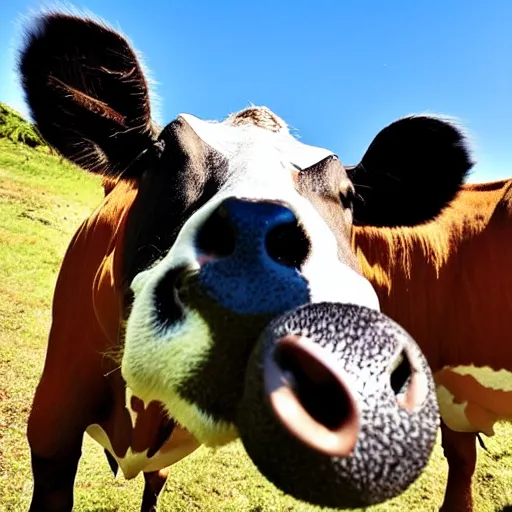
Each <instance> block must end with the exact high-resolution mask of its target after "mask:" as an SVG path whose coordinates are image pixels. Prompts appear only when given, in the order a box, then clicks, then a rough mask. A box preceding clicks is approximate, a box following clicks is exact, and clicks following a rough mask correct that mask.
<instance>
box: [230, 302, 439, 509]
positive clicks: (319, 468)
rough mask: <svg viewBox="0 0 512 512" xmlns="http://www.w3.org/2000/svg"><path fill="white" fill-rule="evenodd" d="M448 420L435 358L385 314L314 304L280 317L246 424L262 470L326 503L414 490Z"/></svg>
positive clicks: (254, 372) (356, 502)
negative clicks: (443, 419) (442, 413)
mask: <svg viewBox="0 0 512 512" xmlns="http://www.w3.org/2000/svg"><path fill="white" fill-rule="evenodd" d="M438 425H439V411H438V407H437V401H436V397H435V388H434V384H433V379H432V375H431V373H430V370H429V367H428V365H427V363H426V360H425V359H424V357H423V355H422V353H421V351H420V350H419V348H418V347H417V345H416V343H415V342H414V341H413V340H412V339H411V338H410V337H409V336H408V334H407V333H406V332H405V331H404V330H403V329H402V328H400V327H399V326H398V325H397V324H396V323H394V322H393V321H391V320H390V319H389V318H387V317H386V316H385V315H383V314H381V313H379V312H377V311H374V310H371V309H368V308H365V307H359V306H353V305H341V304H328V303H321V304H310V305H306V306H302V307H300V308H298V309H297V310H295V311H291V312H289V313H286V314H285V315H283V316H282V317H280V318H278V319H276V320H274V321H273V322H272V323H271V324H270V326H269V327H268V328H267V329H266V330H265V332H264V333H263V335H262V336H261V337H260V340H259V342H258V343H257V345H256V346H255V349H254V351H253V353H252V355H251V358H250V361H249V365H248V369H247V373H246V384H245V391H244V397H243V400H242V402H241V406H240V408H239V412H238V419H237V427H238V429H239V431H240V434H241V437H242V440H243V443H244V445H245V448H246V450H247V452H248V454H249V456H250V457H251V458H252V460H253V461H254V462H255V464H256V465H257V466H258V468H259V469H260V470H261V472H262V473H263V474H264V475H265V476H266V477H267V478H268V479H269V480H270V481H272V482H273V483H274V484H275V485H276V486H278V487H279V488H281V489H282V490H283V491H285V492H287V493H289V494H291V495H293V496H295V497H297V498H299V499H302V500H304V501H308V502H311V503H314V504H317V505H321V506H329V507H339V508H355V507H364V506H368V505H370V504H375V503H380V502H382V501H385V500H387V499H389V498H392V497H395V496H397V495H399V494H400V493H402V492H403V491H405V490H406V489H407V488H408V487H409V485H410V484H411V483H412V482H414V481H415V480H416V478H417V477H418V476H419V474H420V473H421V471H422V470H423V468H424V467H425V465H426V464H427V462H428V460H429V457H430V454H431V451H432V448H433V445H434V442H435V438H436V433H437V428H438Z"/></svg>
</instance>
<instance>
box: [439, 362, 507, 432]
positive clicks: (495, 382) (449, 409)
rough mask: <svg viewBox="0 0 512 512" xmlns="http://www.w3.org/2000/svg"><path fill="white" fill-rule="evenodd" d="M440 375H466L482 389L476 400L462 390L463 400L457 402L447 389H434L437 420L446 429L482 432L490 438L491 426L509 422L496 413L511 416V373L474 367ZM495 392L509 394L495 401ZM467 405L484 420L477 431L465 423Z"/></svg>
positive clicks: (440, 385)
mask: <svg viewBox="0 0 512 512" xmlns="http://www.w3.org/2000/svg"><path fill="white" fill-rule="evenodd" d="M441 371H442V372H446V371H449V372H451V373H453V374H456V375H460V376H464V375H469V376H471V377H473V378H474V379H475V380H476V381H477V382H478V383H479V384H480V385H481V386H482V387H483V388H485V391H483V392H482V391H481V392H480V394H479V395H478V396H472V395H471V393H470V391H469V390H468V389H465V390H464V393H463V399H461V397H456V396H454V394H453V392H452V391H451V390H450V389H448V387H449V386H448V387H447V385H442V384H438V385H437V387H436V392H437V400H438V404H439V411H440V414H441V418H442V419H443V421H444V422H445V423H446V425H447V426H448V427H449V428H450V429H452V430H454V431H456V432H478V431H482V432H484V433H485V434H486V435H488V436H492V435H493V434H494V429H493V425H494V422H496V421H500V420H511V419H512V414H503V413H500V411H499V410H498V409H501V410H502V411H503V410H505V409H508V410H509V411H510V412H511V413H512V372H510V371H508V370H505V369H500V370H493V369H492V368H490V367H489V366H484V367H479V366H474V365H466V366H464V365H461V366H455V367H449V366H447V367H444V368H443V369H442V370H441ZM439 373H440V372H439ZM434 378H435V376H434ZM496 392H505V393H510V397H509V398H505V397H503V396H501V397H497V394H496ZM487 395H488V396H487ZM457 402H458V403H457ZM471 403H473V404H475V405H476V406H477V407H478V408H480V409H481V411H482V412H483V414H484V416H483V417H484V418H485V420H481V423H482V424H481V426H480V428H479V427H478V426H477V425H474V424H473V423H472V422H471V421H470V420H469V419H468V416H467V411H466V408H467V407H468V404H471ZM497 403H498V404H499V403H501V405H500V406H497V405H496V404H497ZM508 404H510V405H508Z"/></svg>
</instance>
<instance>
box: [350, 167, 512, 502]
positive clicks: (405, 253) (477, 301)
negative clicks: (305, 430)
mask: <svg viewBox="0 0 512 512" xmlns="http://www.w3.org/2000/svg"><path fill="white" fill-rule="evenodd" d="M356 174H357V172H356ZM354 243H355V247H356V251H357V254H358V256H359V260H360V262H361V267H362V270H363V274H364V275H365V276H366V277H368V279H369V280H370V282H371V283H372V284H373V286H374V288H375V290H376V291H377V294H378V296H379V299H380V305H381V310H382V311H383V312H385V313H386V314H388V315H389V316H390V317H391V318H393V319H395V320H396V321H397V322H399V323H400V324H401V325H402V326H404V327H405V328H406V329H407V331H408V332H410V333H411V335H412V336H413V337H414V338H415V340H416V341H417V342H418V344H419V345H420V347H421V348H422V350H423V352H424V354H425V356H426V357H427V360H428V362H429V364H430V366H431V369H432V371H433V372H434V378H435V380H436V385H437V395H438V401H439V407H440V411H441V417H442V419H443V425H442V435H443V447H444V453H445V455H446V458H447V460H448V464H449V475H448V484H447V488H446V494H445V499H444V506H443V510H444V511H446V512H458V511H463V512H469V511H471V510H472V497H471V480H472V476H473V472H474V469H475V463H476V436H477V433H479V432H482V433H484V434H485V435H487V436H491V435H493V434H494V429H493V428H494V424H495V423H496V422H497V421H500V420H510V419H512V346H511V343H510V338H511V332H512V272H511V271H510V265H511V264H512V180H504V181H496V182H493V183H483V184H467V185H464V186H463V188H462V190H461V191H460V193H459V194H458V195H457V197H456V198H455V200H454V201H453V202H452V203H451V204H450V206H449V207H448V208H446V209H445V210H444V212H443V213H442V214H441V215H440V216H439V217H438V218H437V219H435V220H434V221H432V222H429V223H426V224H424V225H423V226H419V227H418V226H417V227H414V228H395V229H393V228H391V229H390V228H368V227H361V228H359V227H356V228H355V229H354Z"/></svg>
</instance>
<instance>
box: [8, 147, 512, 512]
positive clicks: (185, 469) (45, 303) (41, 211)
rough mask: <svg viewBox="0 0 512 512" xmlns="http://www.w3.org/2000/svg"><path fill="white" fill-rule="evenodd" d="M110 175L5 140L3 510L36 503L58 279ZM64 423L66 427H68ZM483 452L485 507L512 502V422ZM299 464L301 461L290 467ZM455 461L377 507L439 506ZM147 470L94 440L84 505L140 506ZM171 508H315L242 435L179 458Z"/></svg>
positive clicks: (168, 495) (83, 480) (438, 453)
mask: <svg viewBox="0 0 512 512" xmlns="http://www.w3.org/2000/svg"><path fill="white" fill-rule="evenodd" d="M101 195H102V191H101V186H100V181H99V179H98V178H94V177H92V176H89V175H87V174H85V173H84V172H82V171H80V170H78V169H77V168H75V167H74V166H72V165H70V164H68V163H66V162H63V161H62V159H60V158H59V157H57V156H55V155H51V154H48V152H47V151H44V147H43V148H40V149H39V150H35V149H32V148H30V147H27V146H26V145H25V144H21V143H15V142H13V141H11V140H10V139H8V138H0V278H1V286H0V511H3V510H5V511H9V512H10V511H13V512H18V511H19V512H21V511H25V510H27V507H28V503H29V500H30V493H31V486H32V480H31V472H30V459H29V452H28V446H27V442H26V438H25V426H26V421H27V416H28V413H29V409H30V403H31V397H32V394H33V391H34V388H35V386H36V384H37V381H38V378H39V375H40V372H41V370H42V365H43V362H44V357H45V346H46V337H47V333H48V329H49V325H50V307H51V298H52V293H53V287H54V283H55V278H56V275H57V272H58V269H59V266H60V262H61V258H62V256H63V253H64V251H65V249H66V246H67V244H68V242H69V239H70V238H71V236H72V234H73V233H74V231H75V230H76V228H77V227H78V226H79V225H80V223H81V221H82V220H83V219H84V218H85V217H86V216H87V214H88V213H89V212H91V211H92V209H93V208H95V206H96V205H97V204H98V202H99V200H100V198H101ZM55 428H59V426H58V425H56V426H55ZM497 430H498V433H499V434H500V435H497V436H495V437H494V438H489V439H486V444H487V446H488V448H489V451H490V453H486V452H484V451H483V450H481V449H479V451H478V459H479V461H478V471H477V474H476V477H475V483H474V491H475V499H476V510H477V511H478V512H491V511H495V510H499V509H500V508H501V507H503V506H504V505H506V504H512V449H511V447H510V441H509V439H510V436H511V434H512V428H511V427H509V426H507V425H499V428H498V429H497ZM290 471H293V468H290ZM446 473H447V467H446V462H445V460H444V457H443V456H442V450H441V448H440V445H439V442H438V444H437V445H436V447H435V450H434V453H433V456H432V459H431V462H430V464H429V466H428V467H427V468H426V470H425V471H424V473H423V474H422V476H421V477H420V478H419V480H418V481H417V482H416V483H415V484H414V485H413V486H412V487H411V488H410V489H409V490H408V491H407V492H406V493H405V494H404V495H403V496H401V497H399V498H397V499H395V500H392V501H390V502H388V503H385V504H383V505H381V506H378V507H373V508H370V509H367V510H370V511H371V512H377V511H380V512H391V511H396V512H398V511H411V512H412V511H435V510H438V508H439V505H440V504H441V501H442V495H443V492H444V486H445V482H446ZM142 483H143V481H142V477H141V476H140V475H139V476H138V477H137V478H135V479H134V480H132V481H126V480H124V478H123V477H122V476H118V478H117V479H114V478H113V477H112V473H111V472H110V469H109V468H108V464H107V462H106V459H105V457H104V455H103V452H102V449H101V448H100V447H99V446H98V445H96V444H95V443H94V442H93V441H92V440H90V439H89V438H88V437H85V438H84V449H83V457H82V459H81V462H80V466H79V471H78V475H77V482H76V490H75V510H76V511H79V512H85V511H89V512H92V511H96V512H99V511H104V512H106V511H115V510H119V511H123V512H124V511H126V512H131V511H138V510H139V505H140V500H141V495H142ZM160 510H161V511H171V510H172V511H194V510H198V511H233V512H235V511H237V512H244V511H246V512H249V511H251V512H258V511H314V510H319V509H317V508H315V507H310V506H307V505H305V504H301V503H299V502H298V501H296V500H294V499H292V498H290V497H287V496H284V495H283V494H282V493H281V492H279V491H278V490H276V489H275V487H273V486H272V485H271V484H269V483H268V482H266V481H265V479H264V478H263V477H262V476H261V475H260V474H259V473H258V471H257V470H256V469H255V468H254V466H253V465H252V463H251V462H250V460H249V458H248V457H247V455H246V454H245V452H244V450H243V447H242V446H241V444H240V443H239V442H235V443H233V444H231V445H229V446H226V447H224V448H222V449H219V450H218V451H216V452H214V451H212V450H208V449H205V448H201V449H199V450H198V451H196V452H195V453H193V454H192V455H190V456H189V457H187V458H186V459H184V460H183V461H181V462H179V463H178V464H176V465H175V466H174V467H173V468H172V470H171V473H170V477H169V481H168V483H167V486H166V488H165V490H164V492H163V493H162V497H161V500H160Z"/></svg>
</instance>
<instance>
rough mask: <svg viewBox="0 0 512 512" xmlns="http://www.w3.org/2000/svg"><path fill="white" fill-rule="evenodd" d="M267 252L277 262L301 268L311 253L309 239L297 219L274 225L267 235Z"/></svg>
mask: <svg viewBox="0 0 512 512" xmlns="http://www.w3.org/2000/svg"><path fill="white" fill-rule="evenodd" d="M265 249H266V251H267V254H268V255H269V256H270V258H272V259H273V260H274V261H275V262H276V263H279V264H280V265H284V266H287V267H292V268H297V269H299V268H300V267H301V266H302V265H303V263H304V261H306V258H307V256H308V253H309V240H308V237H307V236H306V233H305V232H304V230H303V229H302V228H301V227H300V226H299V225H298V223H297V221H294V222H286V223H284V224H279V225H277V226H275V227H273V228H272V229H271V230H270V231H269V232H268V233H267V236H266V237H265Z"/></svg>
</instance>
